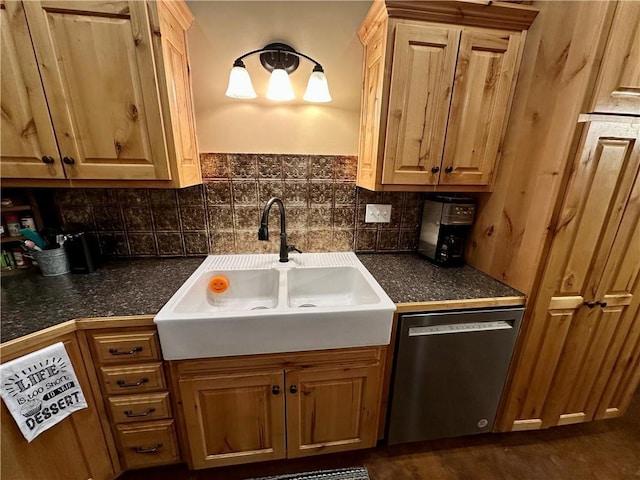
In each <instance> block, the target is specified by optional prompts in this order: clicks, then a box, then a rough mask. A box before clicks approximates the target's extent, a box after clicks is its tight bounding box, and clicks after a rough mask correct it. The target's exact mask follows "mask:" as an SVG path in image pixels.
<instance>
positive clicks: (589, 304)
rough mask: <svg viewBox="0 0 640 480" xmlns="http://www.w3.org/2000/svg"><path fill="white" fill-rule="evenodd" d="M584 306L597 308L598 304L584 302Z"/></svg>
mask: <svg viewBox="0 0 640 480" xmlns="http://www.w3.org/2000/svg"><path fill="white" fill-rule="evenodd" d="M583 305H584V306H585V307H589V308H593V307H595V306H596V302H584V303H583Z"/></svg>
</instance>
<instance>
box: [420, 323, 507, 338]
mask: <svg viewBox="0 0 640 480" xmlns="http://www.w3.org/2000/svg"><path fill="white" fill-rule="evenodd" d="M511 329H513V321H512V320H508V321H505V320H498V321H494V322H469V323H450V324H444V325H430V326H428V327H409V336H410V337H423V336H427V335H450V334H455V333H472V332H489V331H495V330H511Z"/></svg>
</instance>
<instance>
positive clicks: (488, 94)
mask: <svg viewBox="0 0 640 480" xmlns="http://www.w3.org/2000/svg"><path fill="white" fill-rule="evenodd" d="M521 47H522V34H521V33H520V32H508V31H502V32H501V31H473V30H469V31H464V32H462V36H461V38H460V49H459V52H458V59H457V68H456V74H455V81H454V83H453V99H452V101H451V112H450V114H449V124H448V127H447V133H446V146H445V150H444V157H443V160H442V170H443V173H441V174H440V175H441V176H440V183H444V184H450V185H488V184H489V183H490V182H491V180H492V178H493V174H494V168H495V166H496V162H497V159H498V156H499V152H500V149H501V141H502V138H503V136H504V131H505V127H506V122H507V118H508V116H509V110H510V102H511V98H512V96H513V89H514V87H515V78H516V73H517V70H516V68H517V66H518V62H519V55H520V50H521Z"/></svg>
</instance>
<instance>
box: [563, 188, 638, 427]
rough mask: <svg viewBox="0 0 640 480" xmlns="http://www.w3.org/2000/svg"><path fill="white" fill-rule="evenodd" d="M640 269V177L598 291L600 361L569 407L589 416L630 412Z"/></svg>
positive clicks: (586, 375)
mask: <svg viewBox="0 0 640 480" xmlns="http://www.w3.org/2000/svg"><path fill="white" fill-rule="evenodd" d="M639 273H640V177H636V184H635V187H634V192H633V194H632V196H631V199H630V200H629V203H628V204H627V208H626V210H625V213H624V216H623V218H622V221H621V222H620V228H619V229H618V235H617V236H616V240H615V242H614V244H613V248H612V249H611V254H610V255H609V258H608V259H607V264H606V266H605V268H604V273H603V275H602V280H601V282H600V287H599V288H598V292H597V295H596V298H598V299H600V300H601V301H602V302H605V303H606V306H605V307H602V312H603V325H602V327H601V329H600V331H598V332H596V334H595V336H594V340H593V342H594V345H595V347H594V348H593V350H594V351H596V352H594V355H593V357H592V358H595V359H597V362H592V363H593V364H594V365H593V367H592V368H591V369H587V367H588V365H587V366H585V367H583V372H581V375H580V376H579V383H578V385H577V389H576V392H575V393H574V395H573V396H572V402H571V403H569V407H568V409H567V411H572V410H573V411H575V410H576V409H577V408H580V407H581V406H582V405H584V407H582V408H583V409H584V411H585V413H586V416H587V418H591V417H594V416H595V417H596V418H609V417H614V416H619V415H622V414H623V413H624V412H625V410H626V407H627V406H628V404H629V401H630V400H631V397H632V395H633V392H634V391H635V389H636V387H637V385H638V381H640V372H639V371H638V370H640V365H639V364H638V362H639V361H640V360H639V359H640V343H639V341H638V339H639V338H640V315H638V308H640V298H638V297H640V275H639ZM604 342H607V344H605V345H603V343H604ZM634 365H635V367H634ZM596 368H598V370H597V371H596ZM634 375H635V378H634ZM592 378H593V379H595V380H591V379H592Z"/></svg>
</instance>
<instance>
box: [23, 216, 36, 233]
mask: <svg viewBox="0 0 640 480" xmlns="http://www.w3.org/2000/svg"><path fill="white" fill-rule="evenodd" d="M20 225H21V226H22V228H28V229H29V230H33V231H35V230H36V221H35V220H34V219H33V217H32V216H31V214H28V213H26V214H24V215H22V216H21V217H20Z"/></svg>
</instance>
